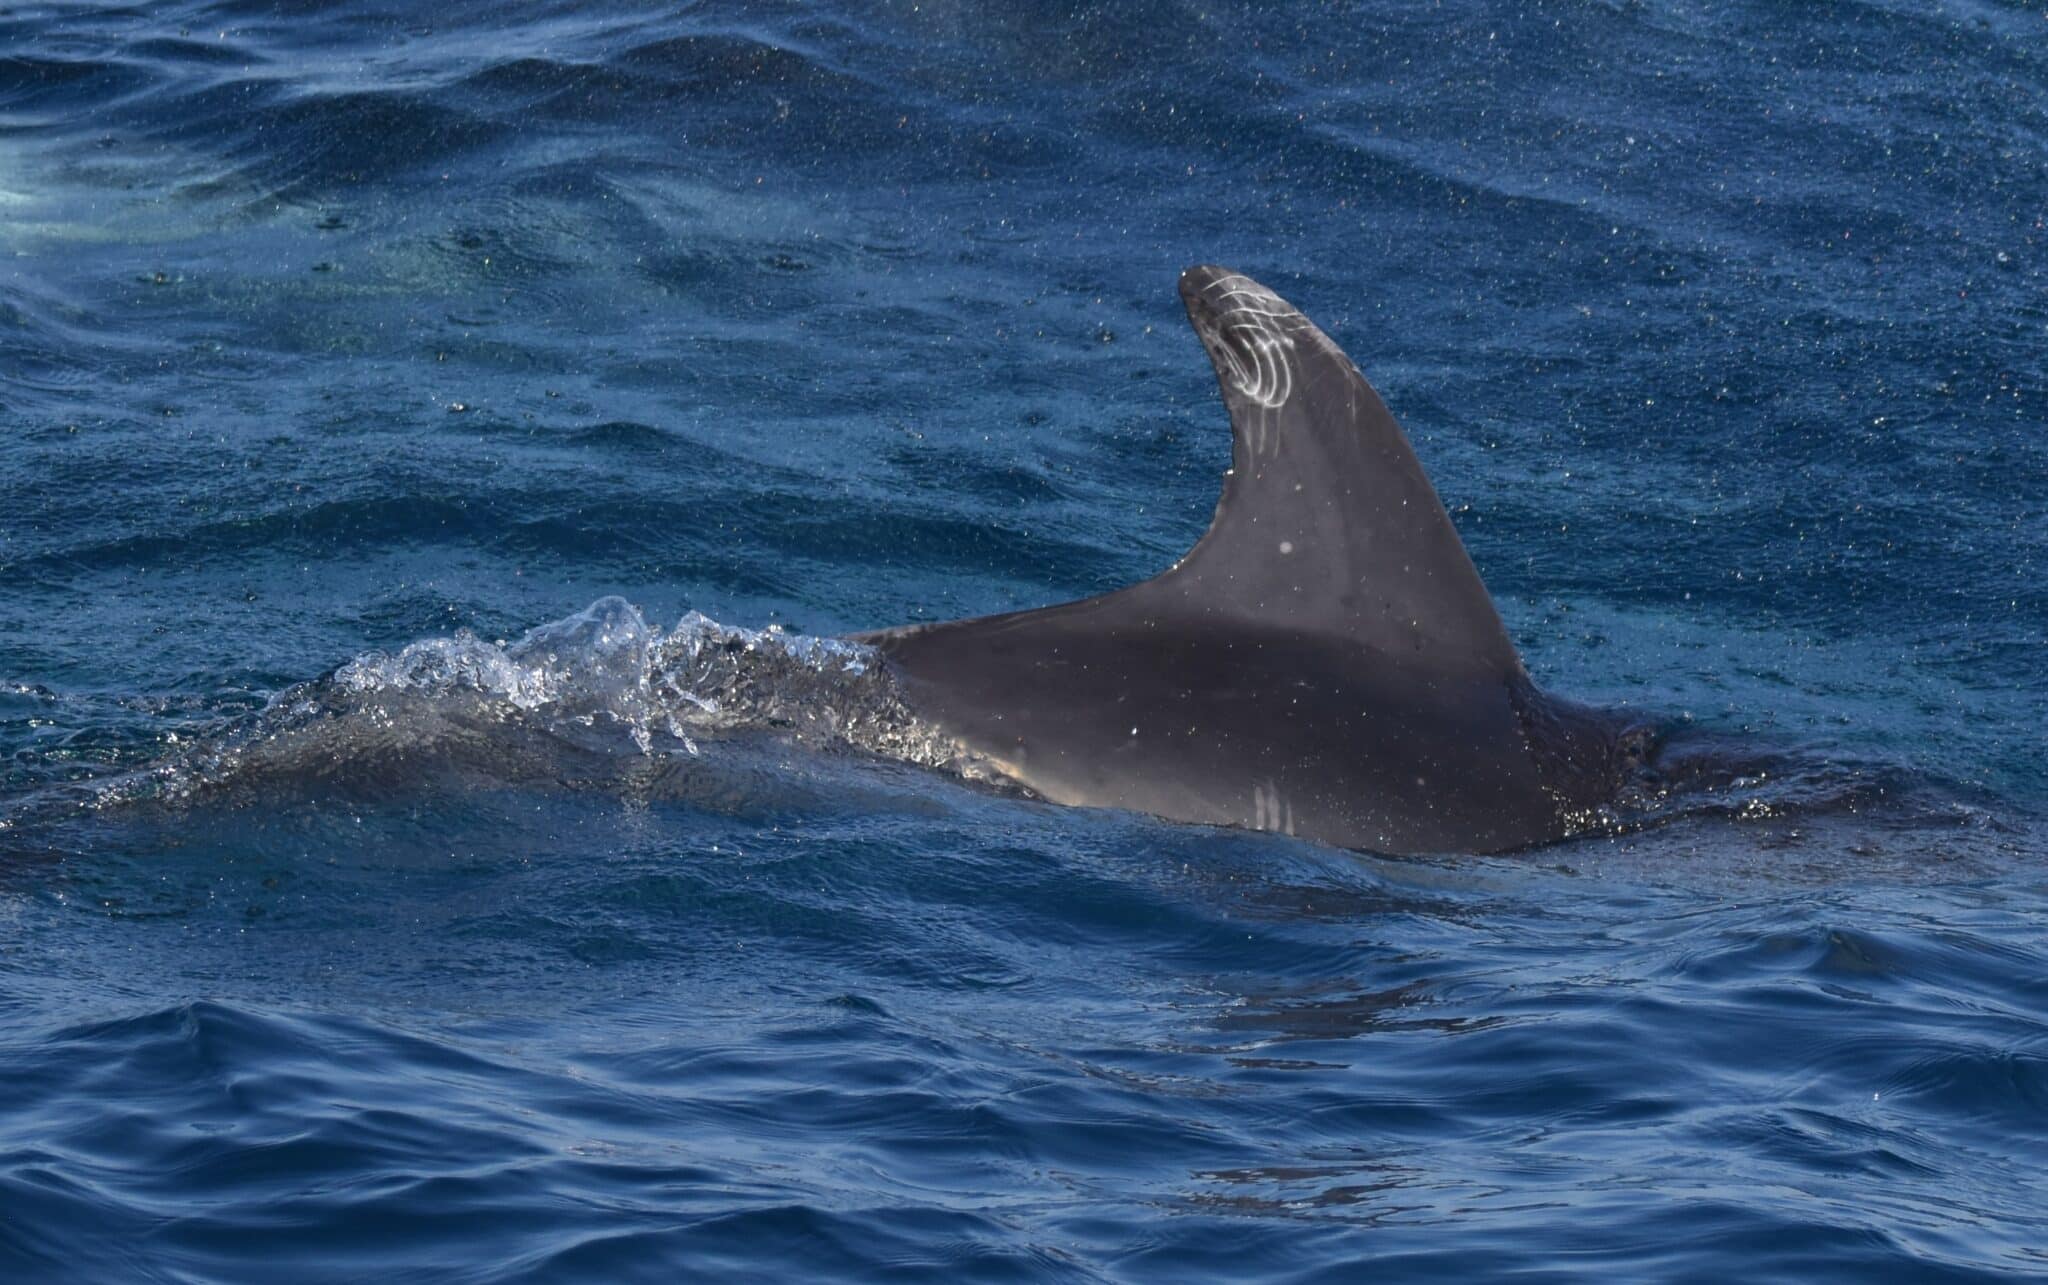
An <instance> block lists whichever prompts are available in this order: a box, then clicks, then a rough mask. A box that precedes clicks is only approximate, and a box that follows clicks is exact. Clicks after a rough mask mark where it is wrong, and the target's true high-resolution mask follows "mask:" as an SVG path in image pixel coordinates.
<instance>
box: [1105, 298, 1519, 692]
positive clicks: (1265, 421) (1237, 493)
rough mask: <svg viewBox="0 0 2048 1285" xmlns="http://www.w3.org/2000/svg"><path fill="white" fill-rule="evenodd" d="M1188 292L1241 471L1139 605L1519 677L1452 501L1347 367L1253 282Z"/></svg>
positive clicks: (1459, 669)
mask: <svg viewBox="0 0 2048 1285" xmlns="http://www.w3.org/2000/svg"><path fill="white" fill-rule="evenodd" d="M1180 293H1181V299H1182V301H1183V302H1185V303H1186V304H1187V309H1188V318H1189V320H1191V321H1192V322H1193V323H1194V327H1195V332H1196V333H1197V334H1198V335H1200V336H1201V339H1202V344H1203V346H1204V347H1206V348H1207V349H1208V350H1209V357H1210V360H1212V361H1213V362H1214V363H1215V365H1216V374H1217V379H1218V382H1219V383H1220V384H1221V385H1222V389H1223V400H1224V402H1225V403H1226V404H1227V405H1228V406H1229V408H1230V424H1231V431H1232V435H1233V437H1234V439H1235V443H1234V446H1233V451H1232V468H1231V472H1230V476H1229V478H1228V480H1227V481H1226V482H1225V484H1224V487H1223V498H1222V499H1221V500H1220V501H1219V502H1218V503H1217V506H1216V516H1215V518H1214V520H1213V521H1212V522H1211V524H1210V526H1209V531H1208V534H1206V535H1204V536H1203V537H1202V540H1201V543H1199V544H1197V545H1196V546H1195V547H1194V549H1193V550H1192V551H1191V552H1190V553H1189V554H1188V555H1187V556H1186V557H1185V558H1183V559H1182V560H1181V561H1180V562H1179V564H1177V565H1176V566H1175V567H1174V568H1173V569H1172V570H1170V571H1168V572H1166V573H1165V574H1164V575H1161V576H1160V577H1158V578H1157V579H1155V580H1151V581H1147V582H1146V583H1145V584H1144V585H1141V586H1137V590H1138V592H1140V593H1142V594H1143V595H1144V597H1146V598H1147V599H1150V600H1152V601H1154V602H1156V603H1159V604H1160V605H1162V606H1165V605H1169V604H1170V605H1171V606H1172V607H1173V608H1174V609H1176V610H1189V609H1192V610H1195V611H1197V612H1201V613H1205V614H1213V613H1227V614H1231V615H1237V616H1242V617H1245V618H1247V619H1254V620H1257V621H1259V622H1261V623H1262V624H1265V625H1269V626H1272V627H1274V628H1281V629H1286V630H1289V631H1291V632H1298V633H1306V634H1313V635H1318V636H1325V637H1332V638H1339V639H1344V640H1349V641H1354V642H1357V643H1360V644H1362V645H1364V646H1366V647H1370V648H1372V649H1374V650H1376V651H1379V652H1382V653H1385V654H1387V655H1389V656H1398V657H1417V658H1418V659H1421V660H1423V661H1424V662H1425V663H1426V664H1427V666H1428V667H1429V668H1431V669H1436V670H1439V671H1440V672H1454V673H1459V674H1464V675H1470V676H1481V675H1485V676H1497V677H1500V678H1504V679H1505V678H1511V677H1514V676H1517V675H1519V674H1520V673H1521V671H1522V665H1521V660H1520V658H1519V657H1518V656H1517V655H1516V654H1515V647H1514V643H1513V642H1511V641H1510V640H1509V638H1508V636H1507V631H1506V629H1505V628H1503V627H1502V625H1501V620H1500V615H1499V613H1498V612H1496V611H1495V610H1494V607H1493V600H1492V599H1491V598H1490V597H1489V596H1488V595H1487V592H1486V586H1485V584H1484V583H1482V582H1481V580H1480V579H1479V573H1478V571H1477V570H1476V569H1475V568H1474V567H1473V565H1472V559H1471V558H1470V556H1468V555H1467V554H1466V552H1465V546H1464V543H1463V542H1462V541H1460V540H1459V539H1458V532H1457V529H1456V528H1455V527H1453V526H1452V525H1451V519H1450V517H1449V515H1448V514H1446V513H1445V512H1444V506H1443V502H1442V501H1440V500H1439V499H1437V495H1436V491H1435V489H1434V488H1432V487H1431V486H1430V484H1429V478H1428V476H1427V475H1426V474H1424V473H1423V471H1422V465H1421V463H1420V462H1418V461H1417V460H1416V458H1415V452H1414V450H1413V449H1411V448H1410V446H1409V445H1408V439H1407V437H1406V436H1405V435H1403V434H1402V432H1401V426H1400V425H1399V424H1397V423H1395V422H1394V417H1393V416H1392V415H1391V414H1389V413H1388V411H1387V408H1386V405H1385V404H1384V403H1383V402H1381V401H1380V398H1379V394H1377V393H1375V392H1374V391H1373V389H1372V386H1371V385H1370V384H1368V383H1366V382H1365V377H1364V376H1363V375H1360V374H1359V373H1358V368H1357V367H1356V366H1354V365H1352V364H1351V360H1350V358H1348V357H1346V356H1345V355H1344V353H1343V351H1342V350H1341V349H1339V348H1338V347H1337V345H1336V344H1334V343H1332V342H1331V341H1330V339H1329V337H1328V336H1327V335H1325V334H1324V333H1323V332H1322V331H1321V330H1318V329H1317V328H1316V327H1315V325H1314V324H1313V323H1312V322H1310V321H1309V319H1308V318H1307V317H1304V316H1302V315H1301V313H1300V312H1299V311H1297V310H1296V309H1295V308H1294V307H1292V306H1291V305H1289V304H1288V303H1287V302H1286V301H1285V300H1283V299H1281V298H1280V296H1278V295H1276V294H1274V293H1273V292H1272V291H1271V290H1268V289H1267V288H1266V287H1264V286H1262V285H1260V284H1259V283H1258V282H1256V281H1253V280H1252V279H1251V278H1250V277H1247V276H1245V275H1243V274H1242V273H1237V272H1231V271H1229V270H1228V269H1225V268H1217V267H1206V266H1205V267H1198V268H1190V269H1189V270H1188V271H1187V272H1186V273H1184V274H1182V276H1181V282H1180Z"/></svg>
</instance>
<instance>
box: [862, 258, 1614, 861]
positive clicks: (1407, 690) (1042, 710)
mask: <svg viewBox="0 0 2048 1285" xmlns="http://www.w3.org/2000/svg"><path fill="white" fill-rule="evenodd" d="M1180 294H1181V299H1182V301H1183V302H1184V303H1186V305H1187V310H1188V318H1189V320H1190V321H1192V322H1193V323H1194V327H1195V333H1196V334H1198V335H1199V336H1201V340H1202V344H1203V346H1204V347H1206V348H1207V349H1208V351H1209V358H1210V360H1211V361H1212V362H1213V363H1214V364H1215V367H1216V375H1217V380H1218V382H1219V383H1220V384H1221V386H1222V390H1223V400H1224V402H1225V404H1226V405H1227V406H1228V407H1229V408H1230V425H1231V434H1232V437H1233V445H1232V467H1231V470H1230V472H1229V474H1228V475H1227V476H1226V480H1225V482H1224V486H1223V496H1222V499H1221V500H1220V501H1219V502H1218V503H1217V506H1216V516H1215V518H1214V519H1213V520H1212V522H1211V523H1210V526H1209V530H1208V532H1207V534H1205V535H1204V536H1203V537H1202V539H1201V542H1200V543H1198V544H1197V545H1196V546H1195V547H1194V549H1193V550H1191V551H1190V552H1189V553H1188V554H1187V556H1186V557H1184V558H1182V559H1181V560H1180V561H1179V562H1178V563H1176V564H1175V565H1174V566H1173V567H1172V568H1170V569H1169V570H1167V571H1166V572H1164V573H1163V574H1161V575H1159V576H1157V577H1155V578H1153V579H1151V580H1147V581H1145V582H1143V583H1142V584H1135V585H1132V586H1130V587H1129V588H1126V589H1120V590H1117V591H1116V592H1114V593H1109V594H1104V595H1102V596H1100V597H1095V598H1088V599H1084V600H1082V601H1079V602H1069V603H1064V604H1062V605H1059V606H1055V607H1047V608H1044V609H1042V610H1038V611H1020V612H1011V613H1008V614H1005V615H998V616H986V617H981V618H978V619H972V620H956V621H949V622H946V623H942V624H921V625H909V626H905V627H903V628H899V629H889V630H883V631H879V632H875V633H869V634H862V635H856V637H857V639H858V640H859V641H861V642H866V643H869V644H871V645H873V646H874V647H876V648H879V649H880V651H881V653H882V655H883V657H884V658H885V662H886V665H887V667H888V668H889V669H890V670H891V671H892V672H893V673H894V674H895V676H896V678H897V680H898V682H899V683H900V686H901V689H902V692H903V696H904V698H905V700H906V701H907V702H908V704H909V706H910V708H911V710H912V712H913V713H914V714H915V715H916V716H917V717H919V718H920V719H923V720H926V721H928V722H929V723H931V724H933V725H934V726H936V727H937V728H939V729H940V730H941V731H942V732H944V733H945V734H947V735H949V736H951V737H952V738H953V739H954V740H955V741H956V742H957V743H958V745H959V746H960V747H961V748H962V749H963V750H965V751H966V752H968V753H969V754H970V755H972V756H973V757H974V758H975V759H977V760H979V761H980V762H982V763H984V764H986V765H988V766H989V767H991V768H992V769H993V770H994V771H995V772H997V773H999V774H1000V775H1002V776H1006V777H1008V778H1010V779H1011V780H1013V781H1015V782H1016V783H1018V784H1020V785H1022V786H1024V787H1025V788H1026V789H1028V790H1030V791H1031V792H1033V793H1035V794H1037V795H1039V796H1041V797H1043V798H1045V799H1049V800H1051V801H1053V802H1055V803H1062V804H1070V805H1076V806H1086V807H1112V808H1128V809H1132V810H1136V811H1140V812H1150V813H1154V814H1156V815H1158V816H1161V817H1166V818H1169V819H1172V820H1175V821H1185V822H1193V823H1197V824H1204V825H1222V826H1237V827H1242V828H1246V829H1254V830H1270V831H1279V832H1283V833H1286V834H1291V835H1300V836H1302V837H1305V838H1309V839H1314V840H1318V841H1321V842H1323V843H1329V844H1334V845H1337V846H1340V847H1346V848H1362V849H1369V850H1372V851H1375V852H1387V853H1412V854H1421V853H1442V852H1474V853H1481V852H1499V851H1504V850H1508V849H1514V848H1522V847H1527V846H1530V845H1532V844H1538V843H1544V842H1548V841H1551V840H1556V839H1561V838H1564V837H1566V836H1568V835H1571V834H1573V833H1576V832H1579V831H1582V830H1585V829H1587V828H1590V827H1591V826H1593V825H1595V824H1597V823H1598V822H1599V821H1600V819H1601V818H1602V816H1603V815H1604V809H1605V805H1606V804H1608V803H1609V802H1610V801H1611V800H1613V798H1614V797H1615V795H1616V793H1617V791H1618V790H1619V789H1620V788H1621V786H1622V785H1623V783H1624V782H1625V781H1626V780H1628V779H1629V777H1630V775H1631V773H1632V772H1633V771H1634V770H1636V769H1637V768H1639V767H1640V766H1641V764H1642V757H1643V755H1644V753H1645V752H1646V748H1647V739H1646V738H1647V736H1648V732H1647V730H1646V729H1644V728H1642V727H1640V726H1635V725H1631V724H1630V723H1629V722H1627V721H1625V720H1623V719H1620V718H1618V717H1615V716H1612V715H1609V714H1606V713H1603V712H1600V711H1596V710H1593V709H1589V708H1587V707H1585V706H1581V705H1577V704H1574V703H1572V702H1569V701H1564V700H1560V699H1558V698H1555V697H1552V696H1549V695H1547V694H1545V693H1544V692H1542V691H1540V690H1538V689H1537V687H1536V686H1535V684H1534V683H1532V682H1531V681H1530V679H1529V675H1528V673H1527V671H1526V670H1524V669H1523V667H1522V661H1521V657H1520V656H1518V655H1517V654H1516V652H1515V647H1514V644H1513V643H1512V642H1511V641H1510V640H1509V638H1508V635H1507V631H1506V629H1505V628H1504V627H1503V626H1502V624H1501V620H1500V615H1499V613H1497V612H1496V611H1495V610H1494V606H1493V600H1492V599H1491V598H1490V597H1489V596H1488V595H1487V592H1486V586H1485V584H1484V583H1482V582H1481V580H1480V578H1479V573H1478V571H1477V570H1476V569H1475V568H1474V567H1473V565H1472V559H1471V557H1470V556H1469V555H1468V554H1467V553H1466V552H1465V546H1464V544H1463V543H1462V542H1461V541H1460V540H1459V539H1458V533H1457V530H1456V529H1455V528H1454V527H1453V526H1452V525H1451V520H1450V517H1449V515H1447V514H1446V513H1445V512H1444V507H1443V503H1442V502H1441V501H1440V500H1438V499H1437V495H1436V491H1435V490H1434V489H1433V488H1432V487H1431V486H1430V483H1429V478H1428V476H1427V475H1425V474H1424V473H1423V470H1422V465H1421V464H1420V463H1419V462H1418V461H1417V460H1416V458H1415V452H1414V450H1413V449H1412V448H1411V447H1410V446H1409V444H1408V439H1407V437H1406V436H1405V435H1404V434H1403V433H1402V432H1401V427H1400V425H1399V424H1397V423H1395V422H1394V417H1393V416H1392V415H1391V414H1389V413H1388V411H1387V408H1386V406H1385V404H1384V403H1382V402H1381V401H1380V398H1379V395H1378V394H1377V393H1375V392H1374V391H1373V389H1372V386H1371V385H1370V384H1368V383H1366V381H1365V377H1364V376H1363V375H1361V374H1359V372H1358V368H1357V367H1356V366H1354V365H1352V363H1351V360H1350V359H1349V358H1348V357H1346V356H1345V355H1344V353H1343V351H1342V350H1341V349H1339V348H1338V347H1337V345H1336V344H1335V343H1333V342H1331V340H1330V338H1329V336H1327V335H1325V334H1324V333H1323V332H1322V331H1321V330H1319V329H1317V328H1316V326H1315V325H1314V323H1312V322H1310V321H1309V319H1308V318H1307V317H1304V316H1303V315H1302V314H1301V313H1300V312H1299V311H1297V310H1296V309H1295V308H1294V307H1292V306H1291V305H1289V304H1288V303H1286V302H1285V301H1284V300H1282V299H1281V298H1280V297H1279V296H1278V295H1276V294H1274V293H1273V292H1272V291H1271V290H1269V289H1267V288H1266V287H1264V286H1262V285H1260V284H1259V283H1258V282H1256V281H1253V280H1252V279H1251V278H1249V277H1247V276H1245V275H1243V274H1242V273H1237V272H1232V271H1230V270H1228V269H1225V268H1218V267H1208V266H1204V267H1196V268H1190V269H1189V270H1188V271H1187V272H1186V273H1184V274H1182V276H1181V281H1180Z"/></svg>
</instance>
